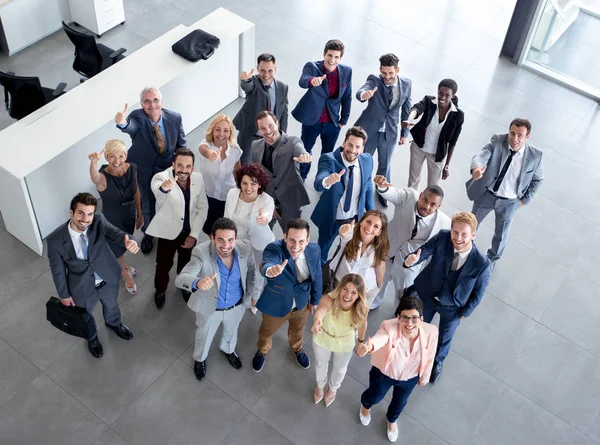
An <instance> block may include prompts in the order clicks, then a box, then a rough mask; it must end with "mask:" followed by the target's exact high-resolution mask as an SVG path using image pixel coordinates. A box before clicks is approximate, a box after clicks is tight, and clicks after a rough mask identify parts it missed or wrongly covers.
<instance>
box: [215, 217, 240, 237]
mask: <svg viewBox="0 0 600 445" xmlns="http://www.w3.org/2000/svg"><path fill="white" fill-rule="evenodd" d="M217 230H233V231H234V232H235V236H236V237H237V226H236V225H235V223H234V222H233V221H232V220H231V219H229V218H225V217H223V218H219V219H217V220H216V221H215V222H214V224H213V226H212V230H211V232H210V234H211V235H212V236H213V237H214V236H215V234H216V233H217Z"/></svg>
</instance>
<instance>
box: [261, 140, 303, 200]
mask: <svg viewBox="0 0 600 445" xmlns="http://www.w3.org/2000/svg"><path fill="white" fill-rule="evenodd" d="M265 147H266V145H265V140H264V139H258V140H257V141H254V142H252V162H254V163H256V164H261V165H262V158H263V154H264V152H265ZM307 153H308V152H307V151H306V150H305V149H304V145H303V144H302V141H301V140H300V139H299V138H298V137H296V136H288V135H287V134H285V133H283V132H282V133H281V140H280V141H279V145H278V146H277V149H276V150H275V152H274V153H273V169H274V170H275V171H274V172H272V173H271V172H270V171H269V170H268V169H266V168H265V171H266V172H267V175H268V176H269V187H268V188H267V193H268V194H269V195H270V196H271V197H273V199H274V200H275V201H278V202H279V203H283V204H284V206H286V207H293V208H300V207H302V206H305V205H307V204H310V200H309V199H308V193H306V190H305V188H304V183H303V182H302V178H301V177H300V169H299V167H298V163H297V162H296V161H294V158H296V157H298V156H300V155H301V154H307Z"/></svg>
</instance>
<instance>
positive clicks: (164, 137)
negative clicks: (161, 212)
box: [115, 87, 186, 254]
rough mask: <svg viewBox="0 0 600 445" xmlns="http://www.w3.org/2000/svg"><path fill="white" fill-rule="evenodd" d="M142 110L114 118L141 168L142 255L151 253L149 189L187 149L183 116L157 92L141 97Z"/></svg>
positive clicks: (152, 202) (150, 90) (151, 201)
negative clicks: (180, 151)
mask: <svg viewBox="0 0 600 445" xmlns="http://www.w3.org/2000/svg"><path fill="white" fill-rule="evenodd" d="M140 103H141V105H142V108H140V109H137V110H133V111H132V112H131V113H130V114H129V116H128V115H127V113H128V110H129V107H128V105H127V104H125V108H124V109H123V111H119V112H118V113H117V114H116V116H115V123H116V124H117V128H119V129H120V130H121V131H122V132H123V133H127V134H128V135H129V136H131V141H132V144H131V148H130V149H129V153H128V155H127V156H128V160H129V161H130V162H134V163H135V164H137V167H138V177H137V180H138V186H139V188H140V193H141V195H142V213H143V214H144V225H143V226H142V232H144V239H143V240H142V245H141V249H142V253H145V254H147V253H150V252H151V251H152V239H153V238H152V237H151V236H150V235H146V234H145V233H146V229H147V228H148V224H150V221H151V220H152V217H154V212H155V204H156V199H155V197H154V193H152V190H151V188H150V182H151V181H152V177H153V176H154V174H155V173H159V172H162V171H164V170H166V169H167V168H169V167H170V166H171V165H172V164H173V161H174V157H173V155H174V154H175V151H176V150H177V149H178V148H181V147H185V146H186V142H185V133H184V132H183V124H182V122H181V115H180V114H179V113H176V112H174V111H169V110H166V109H163V107H162V96H161V94H160V91H159V90H158V88H154V87H147V88H144V89H143V90H142V92H141V93H140Z"/></svg>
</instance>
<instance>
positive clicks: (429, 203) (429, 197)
mask: <svg viewBox="0 0 600 445" xmlns="http://www.w3.org/2000/svg"><path fill="white" fill-rule="evenodd" d="M441 205H442V197H441V196H438V195H436V194H434V193H431V192H429V191H427V190H425V191H423V192H422V193H421V194H420V195H419V200H418V201H417V212H418V213H419V215H420V216H422V217H423V218H425V217H427V216H429V215H433V213H435V211H436V210H437V209H439V208H440V206H441Z"/></svg>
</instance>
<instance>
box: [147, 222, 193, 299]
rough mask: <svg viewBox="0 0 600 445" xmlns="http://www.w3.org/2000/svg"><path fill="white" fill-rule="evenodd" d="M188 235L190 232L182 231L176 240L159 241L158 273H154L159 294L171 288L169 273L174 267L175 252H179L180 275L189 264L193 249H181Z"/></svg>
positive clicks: (157, 249) (157, 255)
mask: <svg viewBox="0 0 600 445" xmlns="http://www.w3.org/2000/svg"><path fill="white" fill-rule="evenodd" d="M188 235H189V232H183V231H182V232H181V233H180V234H179V236H177V238H175V239H174V240H169V239H164V238H159V239H158V243H157V247H156V272H155V273H154V289H156V290H157V291H158V292H166V290H167V287H168V286H169V272H170V271H171V268H172V267H173V259H174V258H175V252H177V273H178V274H179V272H181V270H182V269H183V268H184V267H185V265H186V264H187V263H189V261H190V258H191V257H192V250H193V247H191V248H189V249H184V248H183V247H181V246H182V244H183V243H184V242H185V239H186V238H187V237H188Z"/></svg>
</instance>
